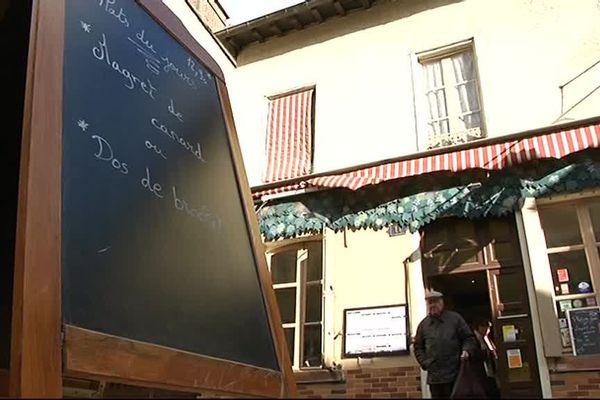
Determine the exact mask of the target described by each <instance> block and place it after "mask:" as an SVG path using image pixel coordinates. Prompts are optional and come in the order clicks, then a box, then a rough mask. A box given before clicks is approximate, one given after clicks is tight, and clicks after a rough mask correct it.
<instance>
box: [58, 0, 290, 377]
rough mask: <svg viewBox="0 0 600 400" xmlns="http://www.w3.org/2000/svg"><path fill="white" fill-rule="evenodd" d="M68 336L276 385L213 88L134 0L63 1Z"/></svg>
mask: <svg viewBox="0 0 600 400" xmlns="http://www.w3.org/2000/svg"><path fill="white" fill-rule="evenodd" d="M63 79H64V92H63V163H62V271H63V272H62V278H63V282H62V287H63V289H62V290H63V320H64V321H63V322H64V323H66V324H69V325H73V326H76V327H80V328H86V329H89V330H93V331H97V332H102V333H106V334H111V335H115V336H118V337H123V338H127V339H133V340H138V341H142V342H146V343H151V344H157V345H162V346H166V347H169V348H174V349H179V350H184V351H188V352H191V353H195V354H200V355H206V356H210V357H215V358H219V359H223V360H229V361H234V362H240V363H244V364H247V365H251V366H256V367H262V368H267V369H271V370H276V371H279V370H280V367H279V365H278V361H277V358H276V353H275V349H274V344H273V337H272V333H271V330H270V328H269V321H268V315H267V309H266V304H265V301H264V298H263V294H262V291H261V287H260V283H259V277H258V270H257V265H256V260H255V258H254V255H253V252H252V246H251V237H250V236H249V230H248V229H249V228H248V225H247V222H246V220H245V216H244V209H243V203H242V200H241V195H240V189H239V186H238V183H237V177H236V173H235V163H234V159H233V156H232V152H231V147H230V143H229V139H228V134H227V128H226V125H225V120H224V115H223V112H222V109H221V103H220V101H221V100H220V98H219V95H218V91H217V84H216V79H217V78H215V76H214V75H213V74H212V73H211V71H209V70H207V69H206V68H204V67H203V65H201V64H200V61H199V59H198V58H196V56H195V55H194V54H192V53H191V52H190V51H188V50H187V48H184V47H183V46H182V45H181V44H180V43H179V42H178V41H176V39H175V38H174V37H173V36H171V35H170V34H169V33H168V32H167V31H165V30H164V29H163V28H162V27H161V26H160V25H159V24H158V23H157V22H156V21H155V20H154V19H153V18H152V17H151V16H150V15H149V14H147V13H146V11H145V10H144V9H143V8H142V7H141V6H140V5H139V4H138V3H137V2H134V1H131V0H127V1H125V0H95V1H88V0H85V1H82V0H67V1H66V10H65V52H64V75H63Z"/></svg>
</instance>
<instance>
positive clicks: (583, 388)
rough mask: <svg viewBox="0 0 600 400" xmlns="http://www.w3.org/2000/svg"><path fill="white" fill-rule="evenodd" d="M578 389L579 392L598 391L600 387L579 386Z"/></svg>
mask: <svg viewBox="0 0 600 400" xmlns="http://www.w3.org/2000/svg"><path fill="white" fill-rule="evenodd" d="M577 388H578V389H579V390H596V389H600V385H579V386H578V387H577Z"/></svg>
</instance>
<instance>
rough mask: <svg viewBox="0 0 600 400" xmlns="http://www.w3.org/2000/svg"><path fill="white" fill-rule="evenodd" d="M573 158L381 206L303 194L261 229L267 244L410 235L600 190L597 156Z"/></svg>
mask: <svg viewBox="0 0 600 400" xmlns="http://www.w3.org/2000/svg"><path fill="white" fill-rule="evenodd" d="M573 157H575V158H576V159H573ZM573 157H570V160H568V161H567V160H559V161H550V160H549V161H545V162H534V163H533V164H535V165H531V163H530V164H529V165H527V166H522V167H516V168H511V169H509V170H505V171H499V172H496V173H494V174H492V175H491V176H490V177H488V178H486V179H485V180H484V181H483V182H478V183H477V184H472V183H471V184H469V183H465V184H461V185H459V186H450V187H448V186H445V187H440V188H437V189H434V190H426V191H420V190H422V189H419V188H417V189H416V190H412V189H414V188H412V187H409V188H398V187H393V188H390V189H391V192H393V193H396V196H395V198H393V199H392V200H391V201H389V200H387V199H386V200H384V201H382V193H383V191H380V190H362V191H359V192H360V193H357V194H356V195H344V193H343V192H339V191H335V192H321V193H320V194H319V195H317V193H313V194H304V195H301V196H297V197H295V199H294V201H289V202H280V203H278V204H273V205H266V206H264V207H262V208H260V209H259V210H258V211H257V214H258V219H259V225H260V230H261V233H262V235H263V236H264V237H265V240H268V241H271V240H277V239H281V238H293V237H296V236H299V235H306V234H315V233H320V232H322V231H323V229H324V228H325V227H329V228H330V229H333V230H334V231H339V230H342V229H352V230H355V229H374V230H379V229H383V228H385V227H388V226H391V225H394V226H397V227H399V228H401V229H408V230H410V231H412V232H414V231H417V230H419V229H421V228H422V227H423V226H425V225H427V224H429V223H431V222H433V221H435V220H436V219H438V218H442V217H449V216H455V217H461V218H471V219H476V218H486V217H494V216H495V217H499V216H503V215H506V214H509V213H512V212H514V210H515V209H516V208H517V206H518V202H519V200H520V199H523V198H527V197H533V198H540V197H545V196H549V195H552V194H559V193H573V192H577V191H581V190H584V189H588V188H597V187H600V153H598V154H586V155H585V156H584V155H581V156H573ZM432 180H435V179H432ZM386 185H388V184H386ZM408 186H414V185H410V184H409V185H408ZM382 189H384V188H383V187H382ZM407 190H408V191H407Z"/></svg>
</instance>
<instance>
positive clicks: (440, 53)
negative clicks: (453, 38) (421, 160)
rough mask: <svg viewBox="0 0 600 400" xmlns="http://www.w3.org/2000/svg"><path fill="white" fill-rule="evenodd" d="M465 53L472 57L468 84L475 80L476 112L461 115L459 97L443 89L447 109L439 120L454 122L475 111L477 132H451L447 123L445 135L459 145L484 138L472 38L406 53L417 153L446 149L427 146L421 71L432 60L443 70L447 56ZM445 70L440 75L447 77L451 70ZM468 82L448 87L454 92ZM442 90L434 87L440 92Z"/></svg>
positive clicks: (483, 120) (448, 62) (426, 121)
mask: <svg viewBox="0 0 600 400" xmlns="http://www.w3.org/2000/svg"><path fill="white" fill-rule="evenodd" d="M465 51H470V52H471V53H472V58H473V66H474V79H473V80H472V81H475V87H476V91H477V95H478V102H479V109H478V110H470V111H468V112H466V113H463V112H462V111H461V109H460V104H459V98H458V96H457V95H456V94H455V90H453V91H452V92H453V93H452V95H450V96H448V92H449V91H448V90H446V102H447V103H448V104H447V109H448V116H447V118H440V120H442V119H451V120H452V119H454V120H456V118H458V117H459V116H461V117H462V116H465V115H468V114H472V113H474V112H477V111H478V112H479V115H480V126H479V128H478V129H471V130H463V131H459V132H456V131H454V132H453V131H452V124H451V123H450V133H449V134H448V136H456V138H457V143H456V144H459V143H461V142H470V141H473V140H477V139H482V138H485V137H486V136H487V130H486V127H485V125H486V124H485V113H484V106H483V100H482V97H483V96H482V94H481V93H482V92H481V79H480V75H479V68H478V61H477V54H476V52H475V41H474V39H473V38H470V39H467V40H463V41H460V42H456V43H452V44H450V45H446V46H442V47H437V48H434V49H431V50H426V51H421V52H417V53H411V54H410V58H411V69H412V71H413V91H414V93H413V98H414V103H415V104H414V105H415V128H416V132H417V146H418V150H419V151H426V150H429V149H432V148H441V147H448V146H450V145H442V146H433V147H432V146H431V143H430V138H429V128H428V125H429V122H430V118H429V106H428V103H427V98H426V83H425V79H424V73H425V68H424V65H425V64H427V63H430V62H434V61H439V60H444V62H445V63H446V64H447V67H448V66H449V65H451V64H450V59H449V57H451V56H453V55H456V54H459V53H462V52H465ZM443 69H445V70H446V73H444V76H445V75H448V74H452V68H443ZM452 81H453V82H454V79H452ZM468 82H471V81H464V82H458V83H456V82H455V83H454V84H452V86H451V87H452V88H453V89H454V88H455V87H457V86H459V85H464V84H466V83H468ZM448 87H450V86H449V85H445V86H444V87H443V88H445V89H447V88H448ZM441 88H442V87H440V88H438V89H441ZM450 110H456V112H454V113H451V112H450Z"/></svg>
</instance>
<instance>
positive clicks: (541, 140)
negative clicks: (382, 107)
mask: <svg viewBox="0 0 600 400" xmlns="http://www.w3.org/2000/svg"><path fill="white" fill-rule="evenodd" d="M599 143H600V122H598V121H597V122H595V123H593V124H586V125H585V126H579V127H575V128H569V129H560V130H557V131H555V132H551V133H546V134H542V135H537V136H535V133H532V136H531V137H524V138H518V139H514V140H508V141H506V142H502V143H497V144H487V145H481V146H476V145H477V143H473V145H474V147H472V148H467V149H461V150H456V151H450V152H447V153H441V154H434V155H428V156H424V157H415V158H411V159H403V160H399V161H392V162H386V163H382V164H380V165H375V166H369V167H366V168H360V167H359V168H357V169H356V170H353V171H350V172H344V173H339V174H331V175H324V176H316V177H307V179H305V180H302V181H300V182H294V183H293V184H291V183H288V184H286V182H282V186H279V187H275V188H270V189H266V190H257V191H255V192H254V193H253V197H254V198H256V199H258V198H261V197H262V196H266V195H273V194H278V193H283V192H290V191H295V190H298V189H302V188H311V187H313V188H348V189H352V190H357V189H360V188H362V187H364V186H366V185H374V184H378V183H381V182H385V181H388V180H392V179H400V178H406V177H410V176H416V175H421V174H427V173H432V172H439V171H451V172H460V171H464V170H468V169H475V168H478V169H485V170H501V169H503V168H507V167H511V166H514V165H519V164H522V163H525V162H527V161H531V160H539V159H546V158H555V159H558V158H562V157H565V156H567V155H569V154H572V153H576V152H578V151H581V150H585V149H589V148H598V147H599Z"/></svg>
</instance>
